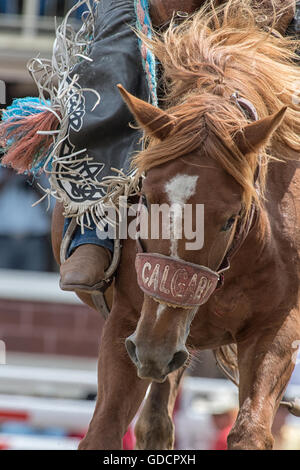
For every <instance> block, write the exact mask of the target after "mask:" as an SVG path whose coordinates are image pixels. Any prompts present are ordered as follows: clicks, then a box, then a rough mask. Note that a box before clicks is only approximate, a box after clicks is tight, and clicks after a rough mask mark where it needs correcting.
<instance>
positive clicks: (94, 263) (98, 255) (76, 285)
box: [60, 244, 111, 293]
mask: <svg viewBox="0 0 300 470" xmlns="http://www.w3.org/2000/svg"><path fill="white" fill-rule="evenodd" d="M110 262H111V253H110V251H109V250H108V249H107V248H104V247H102V246H98V245H92V244H86V245H80V246H79V247H78V248H76V250H75V251H74V253H73V254H72V255H71V256H70V258H68V259H67V260H66V261H65V262H64V263H63V264H62V265H61V267H60V276H61V278H60V288H61V289H62V290H65V291H79V292H87V293H91V292H95V291H97V290H100V289H101V281H102V280H103V279H104V278H105V271H106V270H107V269H108V267H109V265H110Z"/></svg>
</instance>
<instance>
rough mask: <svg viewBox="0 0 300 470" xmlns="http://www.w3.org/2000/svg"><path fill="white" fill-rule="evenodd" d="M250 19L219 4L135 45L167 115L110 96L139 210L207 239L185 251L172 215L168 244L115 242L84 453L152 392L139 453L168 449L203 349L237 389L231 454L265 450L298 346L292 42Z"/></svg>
mask: <svg viewBox="0 0 300 470" xmlns="http://www.w3.org/2000/svg"><path fill="white" fill-rule="evenodd" d="M256 13H257V12H256ZM256 18H257V16H256V15H255V14H254V12H253V9H252V8H251V5H250V2H249V1H248V0H229V1H228V2H227V3H226V5H222V6H220V7H218V8H214V7H213V8H210V9H208V8H207V6H204V7H203V8H202V9H201V10H200V11H199V12H197V13H196V14H195V15H194V16H192V18H190V19H188V20H186V21H184V22H183V23H182V24H180V25H177V26H176V28H175V27H174V25H173V24H172V23H171V24H170V26H169V27H168V29H167V30H166V32H164V33H163V34H162V35H158V36H156V37H155V38H154V39H153V40H152V41H150V40H149V39H147V38H144V40H145V42H147V43H148V45H149V47H151V48H152V49H153V51H154V53H155V55H156V57H157V58H158V60H159V61H160V62H161V64H162V68H163V71H164V72H163V73H164V77H163V78H164V80H163V82H164V84H165V87H166V98H165V99H166V105H165V107H164V109H160V108H156V107H154V106H152V105H150V104H149V103H146V102H143V101H142V100H140V99H138V98H136V97H134V96H133V95H131V94H130V93H128V92H127V91H126V90H125V89H124V88H123V87H122V86H121V85H120V86H119V90H120V92H121V94H122V97H123V99H124V100H125V102H126V103H127V105H128V106H129V108H130V110H131V111H132V114H133V116H134V118H135V120H136V122H137V123H138V125H139V126H140V127H141V128H142V129H143V130H144V132H145V148H144V150H143V151H141V152H140V153H138V154H137V155H136V156H135V157H134V159H133V166H134V167H135V168H136V169H137V171H138V174H139V175H144V178H143V183H142V188H141V198H140V206H141V205H147V208H148V211H149V212H150V209H151V208H152V207H153V206H154V205H157V204H158V205H160V206H161V205H163V204H167V205H169V206H172V204H173V203H177V204H179V205H180V207H183V206H184V205H186V204H188V205H190V206H191V207H192V213H193V214H194V215H195V213H196V208H197V206H199V205H204V237H205V241H204V245H203V247H202V248H201V249H197V250H193V249H187V246H188V243H190V240H189V239H187V238H186V237H185V235H183V236H182V237H181V238H177V237H176V236H175V231H176V228H178V226H182V224H183V220H181V221H180V222H179V223H178V219H177V215H176V214H177V212H176V211H175V212H174V213H173V214H172V213H171V222H170V225H171V226H172V227H173V229H174V228H175V231H174V230H173V232H172V233H171V237H170V239H164V238H163V236H162V233H161V231H160V234H159V237H158V239H151V237H144V238H143V237H142V236H139V237H138V239H137V240H133V239H131V238H128V239H126V240H124V243H123V250H122V256H121V261H120V265H119V268H118V271H117V274H116V277H115V281H114V286H113V299H112V306H111V312H110V315H109V317H108V318H107V320H106V323H105V326H104V330H103V334H102V340H101V345H100V351H99V362H98V383H99V385H98V396H97V402H96V407H95V412H94V415H93V418H92V421H91V423H90V426H89V429H88V432H87V434H86V436H85V438H84V439H83V440H82V441H81V443H80V446H79V449H84V450H86V449H106V450H109V449H121V445H122V444H121V442H122V437H123V435H124V433H125V432H126V429H127V427H128V425H129V423H130V422H131V421H132V419H133V418H134V416H135V414H136V413H137V411H138V409H139V407H140V405H141V403H142V402H143V399H144V397H145V394H146V391H147V389H148V387H149V385H151V389H150V392H149V394H148V398H147V400H146V403H145V405H144V408H143V410H142V412H141V415H140V418H139V421H138V423H137V425H136V436H137V448H139V449H171V448H172V446H173V444H174V426H173V423H172V410H173V407H174V402H175V398H176V394H177V391H178V387H179V385H180V380H181V377H182V375H183V371H184V369H185V368H186V366H187V365H188V363H189V361H190V360H191V356H192V355H193V351H199V350H204V349H212V350H214V351H216V354H217V357H219V359H220V361H221V362H222V363H223V365H224V367H225V368H227V370H230V371H231V373H232V375H233V376H235V377H236V379H237V380H238V387H239V412H238V416H237V418H236V422H235V424H234V426H233V428H232V430H231V432H230V434H229V436H228V448H229V449H262V450H263V449H272V447H273V441H274V439H273V437H272V433H271V426H272V423H273V419H274V416H275V413H276V411H277V409H278V406H279V404H280V400H281V398H282V396H283V394H284V391H285V389H286V386H287V384H288V382H289V379H290V377H291V374H292V371H293V369H294V362H295V361H294V360H293V358H294V355H295V344H297V341H298V340H299V338H300V324H299V323H300V314H299V276H300V270H299V254H300V234H299V229H298V221H299V217H300V202H299V190H300V166H299V157H298V155H299V149H300V142H299V137H298V136H299V131H300V112H299V111H300V108H299V101H298V98H297V88H296V85H297V83H299V79H300V69H299V66H298V65H297V63H296V60H297V55H296V52H295V50H296V48H297V45H298V43H297V41H292V40H291V39H290V38H285V37H283V36H281V35H280V34H277V33H274V31H273V30H272V28H271V29H266V28H261V27H259V25H257V22H256ZM58 210H59V209H58ZM149 217H150V218H151V216H150V215H149ZM57 227H58V226H57ZM59 233H60V229H57V233H55V234H54V238H55V236H56V237H59ZM54 248H55V247H54ZM56 252H57V250H56ZM57 258H58V256H57ZM157 266H158V267H157ZM166 267H167V268H168V269H166ZM179 271H180V273H179V274H180V275H179V274H178V272H179ZM166 273H167V274H168V273H169V274H170V275H171V279H169V278H168V275H167V274H166ZM176 276H177V277H176ZM174 286H175V287H174ZM83 300H84V301H86V302H87V303H89V305H91V306H93V304H92V299H87V298H85V299H83Z"/></svg>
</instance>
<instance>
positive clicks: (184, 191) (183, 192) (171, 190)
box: [165, 174, 199, 258]
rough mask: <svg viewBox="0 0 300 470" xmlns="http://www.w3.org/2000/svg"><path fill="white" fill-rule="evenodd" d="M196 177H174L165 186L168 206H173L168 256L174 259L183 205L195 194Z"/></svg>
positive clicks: (180, 229)
mask: <svg viewBox="0 0 300 470" xmlns="http://www.w3.org/2000/svg"><path fill="white" fill-rule="evenodd" d="M198 178H199V177H198V176H190V175H182V174H181V175H176V176H174V178H172V179H171V180H170V181H169V182H168V183H166V185H165V192H166V193H167V195H168V198H169V203H170V205H171V206H172V205H174V206H175V210H172V211H171V227H170V233H171V247H170V254H171V256H174V257H175V258H179V256H178V239H179V238H178V236H180V234H181V232H182V220H183V208H184V204H186V203H187V201H188V200H189V199H190V198H191V197H192V196H193V195H194V194H195V192H196V186H197V180H198Z"/></svg>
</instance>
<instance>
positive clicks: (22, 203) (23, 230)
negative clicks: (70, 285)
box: [0, 168, 52, 271]
mask: <svg viewBox="0 0 300 470" xmlns="http://www.w3.org/2000/svg"><path fill="white" fill-rule="evenodd" d="M29 179H30V177H29V176H20V175H17V174H16V173H15V172H14V171H13V170H11V169H8V168H0V268H2V269H3V268H4V269H26V270H32V271H47V270H49V268H50V263H51V262H52V261H51V260H52V255H51V247H50V239H49V232H50V214H49V212H47V211H46V207H45V206H46V204H47V203H45V202H43V203H40V204H38V205H37V206H36V207H34V208H33V207H32V204H34V203H35V202H36V201H38V200H39V199H40V198H41V197H42V196H43V194H44V193H43V192H42V191H41V189H40V188H39V187H38V185H37V181H33V183H32V184H31V185H30V184H29V182H28V181H29ZM39 181H43V183H44V184H45V183H47V180H46V182H45V180H42V179H41V180H39Z"/></svg>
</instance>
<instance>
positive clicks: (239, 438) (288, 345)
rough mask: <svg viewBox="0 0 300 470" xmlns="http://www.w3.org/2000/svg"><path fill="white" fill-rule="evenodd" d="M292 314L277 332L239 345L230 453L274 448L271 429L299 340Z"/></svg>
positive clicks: (262, 335) (295, 318)
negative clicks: (237, 408) (237, 398)
mask: <svg viewBox="0 0 300 470" xmlns="http://www.w3.org/2000/svg"><path fill="white" fill-rule="evenodd" d="M297 314H298V312H297V313H295V314H294V315H290V316H289V317H288V318H286V319H285V321H284V323H283V325H282V326H281V327H280V328H279V327H278V328H276V329H275V328H274V329H272V330H271V329H270V330H265V331H264V332H263V333H262V334H261V335H260V336H254V335H253V336H252V337H251V338H249V339H247V340H246V341H243V342H240V343H238V364H239V373H240V387H239V394H240V411H239V414H238V417H237V420H236V423H235V425H234V426H233V428H232V430H231V432H230V434H229V437H228V448H229V449H249V450H252V449H261V450H267V449H272V448H273V441H274V439H273V436H272V433H271V427H272V424H273V420H274V416H275V414H276V411H277V409H278V406H279V403H280V400H281V398H282V395H283V393H284V391H285V388H286V386H287V384H288V381H289V379H290V377H291V374H292V371H293V369H294V366H295V364H294V361H293V355H294V354H295V348H294V346H295V343H294V341H296V340H299V338H300V329H299V322H298V320H297V317H296V315H297Z"/></svg>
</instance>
